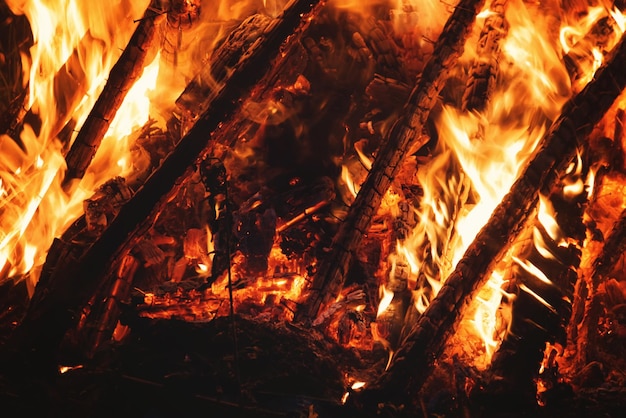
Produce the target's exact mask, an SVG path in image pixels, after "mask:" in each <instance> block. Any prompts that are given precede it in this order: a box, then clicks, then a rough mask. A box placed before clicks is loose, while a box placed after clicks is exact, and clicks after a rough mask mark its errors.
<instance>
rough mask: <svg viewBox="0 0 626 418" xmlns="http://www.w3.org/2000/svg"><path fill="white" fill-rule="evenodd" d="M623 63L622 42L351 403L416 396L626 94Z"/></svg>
mask: <svg viewBox="0 0 626 418" xmlns="http://www.w3.org/2000/svg"><path fill="white" fill-rule="evenodd" d="M625 61H626V38H624V37H622V40H621V41H620V43H619V44H618V46H617V47H616V48H615V49H614V51H613V53H612V54H611V57H610V59H609V60H608V61H607V64H606V65H604V66H603V67H602V68H600V69H599V70H598V72H597V73H596V75H595V77H594V79H593V80H592V81H591V82H590V83H589V84H588V85H587V86H586V87H585V89H583V90H582V91H581V92H580V93H579V94H578V95H577V96H575V97H574V98H572V99H571V100H570V101H569V102H568V103H567V104H566V105H565V106H564V107H563V110H562V113H561V116H560V117H559V119H557V120H556V121H555V123H554V124H553V125H552V127H551V129H550V130H549V132H548V133H547V134H546V135H545V136H544V138H543V140H542V142H541V143H540V145H539V147H538V149H537V151H536V152H535V155H534V157H533V158H532V160H531V161H530V163H529V164H528V165H527V167H526V168H525V170H524V172H523V173H522V174H521V176H520V178H519V179H518V180H517V181H516V182H515V183H514V185H513V186H512V188H511V191H510V192H509V193H508V194H507V195H506V196H505V198H504V199H503V201H502V202H501V203H500V204H499V205H498V207H497V208H496V209H495V211H494V213H493V214H492V216H491V218H490V219H489V221H488V223H487V224H486V225H485V226H484V227H483V229H482V230H481V231H480V232H479V233H478V235H477V236H476V238H475V240H474V242H473V243H472V244H471V245H470V247H469V248H468V249H467V251H466V252H465V254H464V256H463V258H462V259H461V260H460V261H459V263H458V265H457V267H456V269H455V270H454V271H453V272H452V274H451V275H450V276H449V277H448V279H447V281H446V282H445V284H444V285H443V287H442V288H441V290H440V291H439V293H438V295H437V297H436V298H435V299H434V300H433V301H432V302H431V304H430V305H429V306H428V308H427V310H426V311H425V312H424V314H423V315H422V316H421V317H420V318H419V320H418V322H417V324H416V325H415V326H414V327H413V329H412V330H411V331H410V333H409V334H408V335H407V337H406V338H405V340H404V342H403V345H402V346H401V347H400V349H399V350H398V351H397V353H396V354H395V357H394V360H393V361H392V363H391V365H390V367H389V369H388V371H387V372H386V373H385V374H384V375H382V376H381V378H380V379H379V380H378V382H376V384H375V385H373V386H372V388H370V389H369V390H367V389H366V390H365V391H363V392H360V393H359V394H358V395H359V396H358V397H355V399H356V400H357V402H379V401H384V400H390V399H395V400H401V399H398V398H401V397H402V395H401V394H400V393H399V391H398V390H397V388H398V387H406V388H409V389H410V390H411V391H414V390H417V389H419V388H420V387H421V386H422V385H423V383H424V382H425V380H426V378H427V377H428V375H429V371H430V370H431V369H432V366H433V363H434V361H435V359H436V358H437V357H438V356H439V354H440V353H441V350H442V349H443V346H444V344H445V342H446V341H447V340H448V338H449V337H450V335H452V333H454V332H455V330H456V328H457V326H458V319H459V318H460V317H461V315H462V314H463V312H464V308H466V307H467V305H468V304H469V301H470V300H471V299H472V296H473V295H474V294H475V292H476V291H477V290H478V289H479V288H480V286H481V285H482V284H484V282H485V280H486V278H487V273H488V272H490V271H491V270H492V269H493V267H494V265H495V263H496V262H497V261H498V260H499V259H500V258H501V257H502V255H503V253H504V252H505V250H506V249H507V248H508V245H509V244H510V242H511V241H512V239H513V237H515V236H517V234H518V233H519V232H520V230H521V228H522V226H523V224H524V223H525V222H526V220H527V218H528V216H529V214H530V213H531V212H532V210H533V208H534V207H535V205H536V204H537V199H538V197H537V192H538V191H539V190H540V189H542V188H543V189H549V188H550V187H551V185H552V184H554V182H555V181H556V180H557V178H558V175H559V173H560V172H563V171H564V170H565V168H566V164H567V163H568V162H569V161H570V160H571V159H572V158H573V156H574V153H575V151H576V148H577V147H578V146H579V144H580V143H581V141H583V140H584V138H585V137H586V136H587V135H588V134H589V133H590V132H591V130H592V129H593V127H594V125H595V124H596V123H597V122H598V121H599V120H600V119H601V118H602V116H603V115H604V114H605V113H606V112H607V110H608V109H609V108H610V107H611V105H612V104H613V102H614V101H615V100H616V98H617V97H618V96H619V95H620V93H621V92H622V91H623V90H624V87H625V86H626V71H624V70H625V69H624V62H625ZM403 393H405V392H403Z"/></svg>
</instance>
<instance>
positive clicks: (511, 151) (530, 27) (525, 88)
mask: <svg viewBox="0 0 626 418" xmlns="http://www.w3.org/2000/svg"><path fill="white" fill-rule="evenodd" d="M403 4H405V3H403ZM490 13H493V12H491V11H490V10H489V9H485V10H483V12H481V14H480V18H481V19H483V18H486V17H487V16H488V15H489V14H490ZM613 13H614V12H611V15H613ZM616 13H617V12H616ZM608 14H609V12H608V11H607V9H605V8H602V7H600V8H598V9H597V10H596V9H592V10H590V12H589V13H587V15H586V16H585V18H584V19H582V20H581V19H576V17H575V16H568V17H567V18H564V19H563V21H562V22H563V28H562V30H561V31H560V34H561V36H560V41H559V40H558V39H553V38H552V37H551V36H550V35H549V34H551V33H554V31H553V30H554V20H552V19H551V18H550V17H549V13H545V11H544V10H543V9H542V7H541V6H537V5H533V4H529V3H526V2H522V1H520V0H513V1H509V2H507V8H506V12H505V18H506V21H507V23H508V31H507V33H506V36H504V38H503V40H502V43H501V57H500V59H499V61H498V63H499V69H498V80H499V81H498V83H497V84H496V86H495V88H494V90H493V91H492V92H491V93H490V100H489V102H488V103H487V107H486V108H485V110H484V111H482V112H480V113H479V112H471V113H466V112H463V111H461V110H459V109H458V108H457V106H455V105H454V104H445V105H444V106H443V110H442V111H441V112H440V114H439V116H438V119H437V120H436V125H437V133H438V138H439V143H438V148H437V150H436V151H435V153H434V155H433V157H432V158H431V159H430V161H429V162H428V164H427V165H426V166H424V167H419V168H418V173H417V178H418V182H419V184H420V186H421V187H422V189H423V197H422V198H421V202H420V204H421V206H420V208H419V214H418V219H419V222H418V224H417V226H416V227H415V229H414V230H413V231H412V232H411V234H410V236H409V237H407V238H406V240H405V242H404V243H403V244H402V245H403V249H402V251H403V252H404V254H407V255H411V256H407V260H414V261H415V263H413V261H411V279H410V280H411V286H414V288H413V295H414V296H413V304H414V307H415V309H417V310H418V312H423V310H424V309H425V308H426V307H427V306H428V304H429V302H430V300H431V299H432V297H434V296H435V295H436V294H437V292H438V291H439V289H440V288H441V286H442V285H443V283H444V282H445V279H446V277H447V276H448V275H449V274H450V272H451V271H452V270H453V269H454V267H455V266H456V264H457V263H458V261H459V260H460V258H461V257H462V255H463V254H464V253H465V251H466V250H467V248H468V246H469V245H470V243H471V242H472V241H473V240H474V238H475V236H476V234H477V233H478V231H479V230H480V229H481V228H482V227H483V226H484V225H485V223H486V222H487V220H488V219H489V217H490V216H491V213H492V212H493V210H494V209H495V207H496V206H497V205H498V203H500V201H501V200H502V198H503V197H504V196H505V194H506V193H507V192H508V191H509V190H510V188H511V186H512V184H513V182H514V181H515V179H516V178H517V177H518V175H519V173H520V171H521V168H522V167H523V166H524V165H525V163H526V162H527V161H528V159H529V158H530V156H531V155H532V153H533V151H534V149H535V147H536V144H537V143H538V142H539V140H540V139H541V138H542V136H543V135H544V134H545V132H546V130H547V128H548V126H549V125H550V123H551V121H552V120H554V119H555V118H556V117H557V116H558V115H559V113H560V111H561V107H562V105H563V104H564V103H565V101H566V100H567V99H568V98H569V97H570V96H571V94H572V92H573V91H575V90H576V88H578V87H572V85H571V84H570V83H569V76H568V72H567V69H566V66H565V64H564V61H563V52H564V51H565V53H567V50H568V48H569V49H572V48H573V47H574V46H575V45H576V42H577V40H578V39H580V37H581V36H583V35H584V34H585V33H587V31H588V30H589V28H591V27H592V26H593V24H594V22H596V21H597V19H599V18H601V17H602V16H606V15H608ZM617 14H618V16H621V14H619V13H617ZM613 19H614V20H615V21H618V20H619V22H620V23H618V24H617V25H616V26H620V25H622V26H623V22H624V20H623V18H622V17H617V18H615V17H614V18H613ZM579 20H581V21H579ZM475 30H476V31H478V30H480V28H476V29H475ZM557 30H558V28H557ZM472 45H474V44H473V43H472V42H468V45H467V46H466V52H465V53H464V55H463V56H462V57H461V61H462V62H464V63H466V64H467V65H469V64H470V63H471V60H473V59H474V58H475V57H476V52H475V51H474V50H473V49H472ZM608 50H610V46H609V47H607V49H606V50H598V51H597V52H596V55H595V58H594V56H593V52H590V54H592V56H591V59H595V60H596V65H594V66H593V67H592V68H589V69H586V72H585V80H587V79H590V78H591V77H593V72H594V71H595V69H596V68H595V67H596V66H597V65H599V63H600V62H601V61H600V55H601V56H602V57H604V55H605V54H606V53H607V51H608ZM598 52H599V54H598ZM577 83H578V86H584V84H585V81H577ZM572 170H574V171H575V172H572V173H573V174H575V175H573V176H571V177H572V178H573V180H572V181H571V182H569V183H566V184H565V186H564V193H565V195H566V196H568V198H569V197H574V196H577V195H579V194H580V193H581V192H583V191H584V189H585V184H584V182H583V180H582V178H581V176H580V170H581V166H580V158H579V162H578V163H577V165H575V166H573V167H572ZM588 181H593V179H591V180H588ZM539 206H540V207H539V212H538V213H539V214H538V217H539V220H540V222H541V224H542V225H543V227H544V228H545V229H546V231H547V232H548V234H549V236H550V237H551V238H552V239H554V240H555V242H557V243H558V244H561V245H562V244H563V243H564V242H565V241H564V238H563V232H562V231H561V230H560V228H559V227H558V225H557V224H556V221H555V220H554V210H553V209H552V208H551V206H550V204H549V202H548V201H547V199H546V198H545V197H541V198H540V205H539ZM383 210H385V209H383ZM534 235H535V237H536V244H537V250H538V251H539V253H540V254H542V255H543V256H544V257H546V258H551V259H554V255H553V254H552V252H551V251H550V250H549V247H548V245H546V243H545V240H544V239H543V237H541V234H539V233H538V232H534ZM393 257H395V255H394V254H392V255H391V256H390V259H389V264H390V265H392V264H393ZM517 263H518V264H520V265H521V266H522V267H523V268H524V269H526V270H527V271H528V272H529V273H532V274H533V275H535V276H537V277H538V278H539V279H541V280H543V281H546V280H548V278H547V277H546V276H545V274H543V273H542V272H541V271H539V270H538V269H537V268H536V267H535V266H533V265H532V264H530V263H528V262H527V261H525V260H517ZM417 277H424V279H425V280H420V281H419V283H418V282H417V280H416V278H417ZM504 283H506V280H504V278H503V277H502V273H499V272H495V273H494V274H493V275H492V277H491V279H490V280H489V282H488V283H487V284H486V285H485V287H484V288H483V289H482V290H481V291H480V297H479V298H478V299H477V300H476V301H475V302H474V305H475V306H474V307H473V309H470V311H471V312H473V314H474V320H473V321H472V322H473V327H474V328H475V329H474V330H468V333H469V334H471V335H475V336H476V337H477V338H479V339H480V340H482V341H483V345H484V347H485V350H486V351H487V353H486V354H487V357H490V355H491V354H492V353H493V352H494V350H495V348H496V347H497V344H498V342H497V341H496V339H495V338H494V336H495V335H498V336H500V335H503V333H502V332H500V331H498V330H497V329H496V328H497V327H498V326H506V322H507V321H506V320H505V321H502V324H501V325H499V324H498V321H496V320H495V315H496V312H498V315H501V316H502V315H503V316H506V315H508V314H507V313H506V312H501V311H502V306H501V301H502V300H503V297H506V299H507V300H508V299H510V297H509V296H510V295H507V294H506V293H504V292H503V291H502V290H501V286H502V285H503V284H504ZM415 286H417V287H415ZM523 290H524V291H531V292H532V290H530V289H523ZM536 297H539V298H540V297H541V296H540V295H536ZM387 298H388V297H387ZM387 298H382V299H383V300H384V301H385V302H386V301H387ZM381 303H382V301H381ZM507 309H508V308H507ZM381 311H384V307H382V308H381V307H380V306H379V312H381Z"/></svg>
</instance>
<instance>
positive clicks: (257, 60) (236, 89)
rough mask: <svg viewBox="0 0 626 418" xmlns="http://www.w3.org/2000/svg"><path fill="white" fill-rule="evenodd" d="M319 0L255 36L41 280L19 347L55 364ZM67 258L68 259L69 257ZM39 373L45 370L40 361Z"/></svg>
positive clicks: (298, 2) (290, 9)
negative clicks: (117, 206) (144, 170)
mask: <svg viewBox="0 0 626 418" xmlns="http://www.w3.org/2000/svg"><path fill="white" fill-rule="evenodd" d="M322 4H323V2H319V1H309V0H307V1H302V0H294V1H292V2H291V3H290V4H289V5H288V6H287V8H286V9H285V10H284V11H283V13H282V14H281V15H280V16H279V17H278V18H277V19H275V20H274V21H273V22H272V24H271V25H270V26H268V27H267V28H266V29H265V31H264V32H263V34H262V36H261V37H260V38H259V39H257V41H256V42H255V44H254V47H253V48H252V50H251V51H249V53H248V54H246V55H245V56H244V59H243V60H242V61H241V62H240V63H239V66H238V67H237V68H236V69H235V70H234V71H233V72H232V73H231V74H230V76H229V77H228V79H227V80H226V82H225V83H224V85H223V86H221V88H220V89H219V91H217V92H216V94H215V96H214V100H213V101H212V103H211V107H210V108H209V109H208V110H207V112H205V114H204V115H203V116H202V117H200V118H199V119H198V121H197V122H196V123H195V125H194V126H193V127H192V128H191V130H190V131H189V132H188V133H187V135H185V136H184V137H183V138H182V139H181V140H180V142H179V143H178V145H177V147H176V148H175V150H174V151H173V152H171V153H170V154H169V155H168V157H167V158H166V159H165V160H164V161H163V162H162V164H161V166H160V167H159V169H158V170H156V171H155V172H154V173H153V174H152V175H151V176H150V177H149V178H148V179H147V180H146V181H145V183H144V185H143V187H141V188H140V189H139V190H138V191H137V193H136V194H135V195H134V196H133V197H132V198H131V199H130V200H129V202H128V203H127V204H126V205H125V206H124V207H122V208H121V210H120V213H119V214H118V216H117V217H116V218H115V219H114V220H113V222H111V224H110V225H109V226H108V228H107V229H106V230H105V231H103V233H102V235H101V236H100V237H99V238H98V239H97V240H96V241H95V242H94V243H93V244H92V245H91V246H90V247H89V248H88V249H87V250H86V251H85V252H84V253H82V254H74V255H73V257H74V258H73V260H75V261H76V262H75V263H71V264H70V265H69V267H68V269H67V270H65V271H63V272H61V271H56V272H55V273H54V274H53V276H52V277H51V278H50V280H49V281H48V284H44V283H40V285H38V286H37V289H36V293H40V294H41V296H40V297H38V298H37V299H38V303H31V305H30V306H29V309H28V312H27V314H26V316H25V318H24V320H23V321H22V324H21V325H20V327H19V328H18V329H17V330H16V333H15V335H14V338H13V340H12V345H13V347H14V348H15V349H16V351H18V352H22V353H29V355H32V359H33V360H34V361H39V362H41V363H43V364H44V365H47V366H48V367H49V366H50V365H52V364H53V361H54V360H53V358H52V357H53V356H54V351H55V349H56V347H58V345H59V342H60V341H61V339H62V338H63V335H64V333H65V332H66V330H67V329H68V328H69V327H70V326H71V324H72V322H73V321H74V312H76V311H78V309H80V307H81V306H84V304H85V303H86V301H87V300H88V299H89V298H90V296H91V295H93V294H94V290H95V289H96V288H97V287H98V285H99V279H100V277H101V275H102V274H104V272H105V271H106V270H107V269H106V267H107V266H108V265H109V264H110V263H111V260H112V259H113V258H114V256H115V255H116V254H118V252H119V251H120V248H121V246H122V245H123V244H124V243H125V242H127V241H129V240H130V236H132V234H133V233H138V231H137V225H140V224H142V222H144V221H145V220H146V218H147V217H148V216H149V215H150V213H151V212H152V211H153V209H154V208H155V206H156V205H157V204H158V203H159V202H161V203H165V202H163V201H162V198H163V197H164V196H165V195H166V194H167V193H168V192H169V191H170V190H171V189H172V188H173V187H174V186H175V185H176V184H177V182H179V181H180V179H181V178H182V177H183V176H184V175H185V174H186V173H188V172H190V171H191V170H192V168H193V167H192V165H193V163H194V161H195V160H196V159H197V158H198V157H199V156H200V154H201V153H202V151H203V150H204V148H205V147H206V145H207V142H208V140H209V139H210V134H211V133H212V132H213V131H214V130H215V129H217V128H218V126H219V125H220V124H222V123H223V122H224V121H225V120H227V119H228V118H229V117H230V116H231V115H232V114H233V113H234V112H235V111H236V110H237V109H238V107H239V102H240V99H241V97H242V96H243V95H245V94H246V93H247V92H249V91H250V90H251V89H252V88H253V87H254V85H255V83H256V82H257V81H258V80H259V79H260V78H261V77H262V75H263V74H262V72H260V71H259V69H260V68H270V67H271V63H272V61H273V60H274V59H275V57H276V56H277V55H278V52H279V49H280V47H281V45H282V44H283V42H284V41H285V39H287V38H288V39H289V40H288V42H297V39H298V36H291V35H293V34H294V33H301V32H302V31H303V30H304V29H305V28H306V27H307V26H308V24H309V23H310V21H311V16H312V15H313V14H315V13H317V11H318V10H319V9H320V8H321V5H322ZM69 259H70V258H68V260H69ZM37 369H38V370H39V372H45V370H48V369H47V368H46V367H44V366H42V367H41V368H37Z"/></svg>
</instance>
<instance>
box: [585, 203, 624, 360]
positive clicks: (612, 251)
mask: <svg viewBox="0 0 626 418" xmlns="http://www.w3.org/2000/svg"><path fill="white" fill-rule="evenodd" d="M625 250H626V210H624V211H622V213H621V215H620V218H619V220H618V221H617V222H616V223H615V225H614V226H613V229H612V230H611V233H610V235H609V236H608V238H607V239H606V241H605V243H604V246H603V248H602V253H601V254H600V255H599V256H598V258H597V259H595V260H594V262H593V270H592V273H591V277H590V278H589V279H588V283H587V287H588V289H587V292H588V294H587V299H586V301H585V307H584V316H583V320H582V323H581V324H580V325H579V329H578V338H577V343H578V347H577V351H576V355H577V358H576V363H577V364H578V365H579V366H580V367H584V366H586V365H587V364H588V363H589V362H591V361H594V360H598V355H597V342H598V331H597V328H598V322H599V320H600V315H601V314H602V301H601V300H600V296H599V295H598V287H599V286H600V283H602V282H603V281H604V280H605V279H606V278H607V275H608V274H609V273H610V272H611V269H613V267H614V266H615V264H616V263H617V261H618V259H619V258H620V257H621V256H622V255H623V253H624V251H625Z"/></svg>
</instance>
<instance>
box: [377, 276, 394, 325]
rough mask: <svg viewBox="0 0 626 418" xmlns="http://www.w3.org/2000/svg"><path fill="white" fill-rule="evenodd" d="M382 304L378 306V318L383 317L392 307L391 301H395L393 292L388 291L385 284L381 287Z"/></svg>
mask: <svg viewBox="0 0 626 418" xmlns="http://www.w3.org/2000/svg"><path fill="white" fill-rule="evenodd" d="M380 294H381V297H380V303H379V304H378V312H377V313H376V318H378V317H379V316H381V315H382V314H383V313H384V312H385V311H386V310H387V308H388V307H389V305H391V301H392V300H393V292H392V291H391V290H388V289H387V288H386V287H385V285H384V284H382V285H380Z"/></svg>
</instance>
